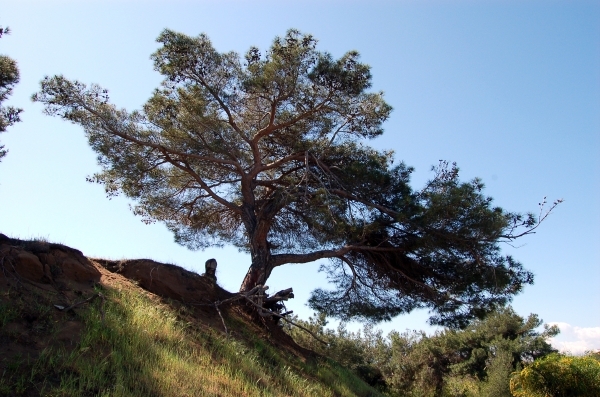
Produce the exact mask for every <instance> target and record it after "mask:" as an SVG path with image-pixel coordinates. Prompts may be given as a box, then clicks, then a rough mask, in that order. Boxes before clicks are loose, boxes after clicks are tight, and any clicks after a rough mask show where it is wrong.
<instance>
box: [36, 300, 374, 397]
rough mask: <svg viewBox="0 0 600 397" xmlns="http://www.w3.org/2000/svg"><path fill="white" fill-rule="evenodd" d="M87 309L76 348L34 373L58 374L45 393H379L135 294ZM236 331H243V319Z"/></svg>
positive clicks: (344, 374) (327, 367)
mask: <svg viewBox="0 0 600 397" xmlns="http://www.w3.org/2000/svg"><path fill="white" fill-rule="evenodd" d="M103 293H105V295H106V297H107V300H106V304H105V305H104V310H105V319H104V321H102V318H101V317H102V315H101V311H100V301H99V300H96V302H95V303H94V304H93V305H91V306H90V307H89V308H86V309H85V310H84V311H83V312H81V313H83V314H82V316H83V320H84V322H85V327H84V331H83V334H82V336H81V342H80V344H79V346H78V347H77V348H76V349H75V350H73V351H71V352H69V353H67V352H66V351H64V350H52V351H51V350H47V351H45V352H44V354H43V355H42V356H41V357H40V359H39V360H38V363H37V364H36V367H37V369H36V371H38V372H39V371H45V372H46V373H50V372H52V373H53V376H54V378H57V379H60V380H59V381H55V382H45V383H44V384H43V385H42V387H41V390H40V391H41V394H42V395H47V396H57V397H58V396H115V397H116V396H128V397H129V396H131V397H133V396H140V397H142V396H143V397H152V396H376V395H378V393H377V392H376V391H375V390H373V389H371V388H370V387H368V386H367V385H366V384H364V383H363V382H362V381H360V380H358V379H357V378H356V377H355V376H354V375H352V374H351V373H350V372H349V371H348V370H346V369H344V368H342V367H340V366H339V365H337V364H335V363H334V362H332V361H329V360H322V361H319V360H315V361H314V362H309V363H305V362H303V361H302V360H301V359H300V358H297V357H295V356H293V355H291V354H289V353H284V352H282V351H280V350H278V349H276V348H274V347H273V346H272V345H271V344H269V343H266V342H265V341H263V340H262V339H260V338H259V337H257V336H255V335H252V334H251V333H249V332H248V333H247V334H246V335H245V336H246V338H244V339H243V340H236V339H233V338H226V337H225V336H224V335H221V334H220V333H218V332H216V331H214V330H211V329H199V328H197V327H195V326H193V324H192V323H186V322H184V321H182V320H181V318H182V317H181V316H178V313H177V312H176V311H175V310H174V309H173V308H172V307H170V306H168V305H165V304H159V303H157V302H156V301H154V300H152V299H150V298H149V297H147V296H146V295H144V294H143V293H141V292H140V291H139V290H136V289H123V290H116V289H107V290H105V291H104V292H103ZM228 321H233V322H239V323H240V324H236V327H240V326H242V327H243V322H242V321H241V320H235V319H231V318H229V319H228Z"/></svg>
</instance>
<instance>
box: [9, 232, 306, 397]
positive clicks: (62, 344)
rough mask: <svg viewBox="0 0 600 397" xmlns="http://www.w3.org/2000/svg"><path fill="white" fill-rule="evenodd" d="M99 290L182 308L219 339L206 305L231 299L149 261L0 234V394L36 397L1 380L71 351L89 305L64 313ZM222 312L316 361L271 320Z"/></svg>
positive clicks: (216, 321)
mask: <svg viewBox="0 0 600 397" xmlns="http://www.w3.org/2000/svg"><path fill="white" fill-rule="evenodd" d="M103 288H118V289H139V290H141V289H143V290H144V291H145V292H143V293H144V294H147V295H148V296H150V297H151V298H152V299H156V301H157V302H161V303H163V304H164V303H167V304H169V305H171V306H173V307H177V306H185V307H186V310H185V313H187V314H186V315H187V316H188V318H187V319H186V321H189V322H193V324H194V326H196V327H205V328H211V329H213V330H216V331H217V332H221V333H224V328H223V321H222V320H221V317H220V316H219V314H218V312H217V311H216V310H215V308H214V306H211V305H210V303H211V302H215V301H220V300H224V299H227V298H228V297H230V296H232V294H231V293H230V292H228V291H225V290H224V289H222V288H221V287H219V286H218V285H217V284H215V283H214V282H213V281H212V280H210V279H209V278H206V277H203V276H201V275H198V274H196V273H193V272H189V271H187V270H185V269H182V268H180V267H177V266H174V265H169V264H162V263H158V262H155V261H152V260H148V259H140V260H125V261H110V260H102V259H92V258H87V257H86V256H84V255H83V254H82V252H81V251H78V250H76V249H73V248H70V247H67V246H64V245H61V244H53V243H47V242H43V241H22V240H17V239H11V238H8V237H7V236H5V235H3V234H0V374H2V378H0V395H13V394H12V393H14V395H31V396H37V395H40V393H39V391H36V390H30V389H28V388H26V387H24V388H23V389H22V390H18V391H15V389H14V388H15V385H14V384H10V385H8V384H6V382H5V379H4V374H10V373H11V371H12V372H15V371H18V368H19V365H21V364H20V363H24V362H35V360H37V359H38V358H39V357H40V354H43V351H44V350H45V349H47V348H61V349H65V350H66V351H67V353H68V352H69V351H70V350H73V349H76V347H77V346H78V343H79V339H80V337H81V333H82V329H83V326H84V325H83V322H82V321H81V318H80V317H79V316H78V312H79V311H80V310H84V308H85V306H86V305H87V304H88V303H81V304H79V305H78V306H76V307H74V308H73V309H71V310H65V308H69V307H70V306H72V305H74V304H77V303H78V302H83V301H86V300H87V299H90V298H94V297H96V298H97V299H98V300H99V299H100V298H101V296H100V295H101V294H102V293H101V292H100V295H98V292H99V291H102V289H103ZM61 309H62V310H61ZM221 311H222V314H223V316H224V318H225V320H227V322H229V319H235V321H232V322H233V323H234V324H238V326H239V324H244V325H243V327H246V328H247V329H251V330H252V332H253V333H254V334H255V335H256V334H258V335H260V337H261V338H263V339H264V340H267V341H269V343H271V344H272V345H273V346H275V347H276V348H277V349H279V350H285V351H287V352H288V353H292V354H293V355H294V356H298V357H301V358H302V360H303V361H306V360H308V361H311V360H313V359H314V358H315V357H316V355H315V354H314V353H312V352H310V351H307V350H305V349H303V348H301V347H299V346H298V345H296V343H294V341H293V340H292V339H291V338H290V337H289V336H288V335H287V334H285V333H284V332H283V331H282V330H281V328H280V327H279V326H278V325H277V323H276V321H274V320H270V319H265V318H262V317H260V316H258V315H256V314H255V313H254V312H253V310H251V308H249V307H247V306H246V305H244V304H242V303H237V304H232V305H223V306H221ZM237 331H239V330H236V329H235V326H233V327H231V326H230V329H229V332H230V336H231V337H233V338H236V337H237V338H243V337H244V336H243V335H244V333H243V332H237ZM31 377H32V379H33V377H34V374H33V372H32V375H31ZM32 382H33V381H32ZM44 382H46V383H47V382H50V384H52V382H54V383H56V384H58V383H59V382H60V379H59V377H58V375H57V376H56V378H55V379H52V378H51V377H50V378H48V377H46V378H45V380H44ZM50 386H51V385H50Z"/></svg>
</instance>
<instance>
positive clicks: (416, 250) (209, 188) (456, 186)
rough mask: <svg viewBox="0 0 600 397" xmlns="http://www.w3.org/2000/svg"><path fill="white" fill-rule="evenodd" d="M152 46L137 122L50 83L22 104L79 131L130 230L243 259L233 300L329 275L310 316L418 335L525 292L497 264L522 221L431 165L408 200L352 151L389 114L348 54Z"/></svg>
mask: <svg viewBox="0 0 600 397" xmlns="http://www.w3.org/2000/svg"><path fill="white" fill-rule="evenodd" d="M158 42H159V43H161V45H162V46H161V47H160V48H159V49H158V51H156V52H155V53H154V54H153V55H152V59H153V60H154V65H155V68H156V70H157V71H159V72H160V73H161V74H163V75H164V81H163V83H162V86H161V87H160V88H158V89H156V90H155V92H154V95H153V96H152V97H151V98H150V99H149V100H148V102H147V103H146V104H145V105H144V106H143V109H142V110H141V111H134V112H127V111H125V110H119V109H117V108H116V107H115V106H114V105H111V104H110V103H109V102H108V95H107V91H106V90H104V89H102V88H100V87H99V86H96V85H92V86H91V87H87V86H86V85H84V84H83V83H80V82H77V81H70V80H67V79H66V78H64V77H62V76H55V77H52V78H46V79H44V80H43V81H42V88H41V91H40V92H39V93H38V94H36V95H34V100H36V101H39V102H42V103H44V104H45V106H46V109H45V111H46V113H47V114H50V115H57V116H60V117H63V118H64V119H67V120H70V121H72V122H74V123H76V124H79V125H81V126H82V127H83V128H84V130H85V132H86V134H87V137H88V139H89V142H90V145H91V147H92V148H93V149H94V150H95V151H96V152H97V153H98V156H99V157H98V158H99V162H100V165H101V166H102V168H103V171H102V172H101V173H99V174H97V175H95V176H94V177H93V178H91V180H93V181H96V182H99V183H103V184H104V185H105V187H106V190H107V192H108V193H109V194H118V193H119V192H123V193H125V194H126V195H127V196H128V197H131V198H133V199H135V200H137V202H138V205H137V206H136V207H135V209H134V211H135V213H136V214H139V215H141V216H142V217H143V218H144V220H145V221H147V222H154V221H161V222H164V223H165V224H166V225H167V227H168V228H169V229H170V230H172V231H173V233H174V235H175V240H176V241H177V242H178V243H180V244H183V245H186V246H188V247H190V248H192V249H198V248H204V247H207V246H211V245H219V244H223V243H228V244H233V245H235V246H237V247H239V248H240V249H241V250H243V251H247V252H249V253H250V255H251V259H252V263H251V265H250V269H249V270H248V273H247V275H246V278H245V279H244V281H243V283H242V287H241V289H242V290H248V289H251V288H252V287H254V286H255V285H257V284H264V283H265V282H266V281H267V279H268V277H269V276H270V274H271V272H272V270H273V269H274V268H275V267H277V266H281V265H284V264H287V263H307V262H312V261H315V260H319V259H330V264H329V265H327V266H324V268H323V269H324V270H325V271H326V272H327V273H328V275H329V276H330V278H331V281H332V282H333V284H334V285H335V287H336V289H335V290H334V291H323V290H317V291H315V292H314V295H313V297H312V298H311V300H310V304H311V306H312V307H313V308H316V309H319V310H322V311H324V312H325V313H327V314H328V315H331V316H336V317H339V318H342V319H349V318H359V319H366V320H374V321H380V320H388V319H390V318H391V317H392V316H394V315H397V314H399V313H405V312H409V311H411V310H413V309H414V308H419V307H428V308H430V309H431V311H432V313H433V316H432V318H431V322H432V323H435V324H445V325H449V326H454V327H462V326H465V325H466V324H467V323H468V322H469V321H471V320H472V319H474V318H481V317H482V316H484V315H485V314H486V313H488V312H490V311H491V310H493V309H494V308H496V307H499V306H502V305H504V304H505V303H506V302H508V301H510V299H511V297H512V296H513V295H514V294H516V293H518V292H519V291H521V289H522V287H523V285H525V284H530V283H532V282H533V276H532V274H531V273H530V272H528V271H526V270H524V269H523V267H522V266H521V264H519V263H517V262H515V261H514V260H512V259H511V258H510V257H505V256H502V255H501V254H500V250H499V243H500V242H502V241H512V240H513V239H515V238H517V237H520V236H522V235H524V234H528V233H530V232H531V230H533V229H534V228H535V227H537V224H538V223H536V219H535V218H534V216H533V215H525V216H523V215H519V214H514V213H509V212H506V211H504V210H502V209H501V208H498V207H494V206H493V205H492V201H491V199H490V198H488V197H486V196H485V195H483V192H482V189H483V184H482V183H481V182H480V181H479V180H474V181H471V182H467V183H465V182H461V181H460V180H459V177H458V168H457V167H456V166H455V165H450V164H448V163H447V162H442V163H441V164H440V165H439V166H438V167H436V168H435V172H436V173H435V176H434V178H433V179H432V180H431V181H430V182H429V183H428V184H427V186H425V188H424V189H422V190H419V191H414V190H413V189H412V188H411V187H410V184H409V183H410V175H411V172H412V168H410V167H408V166H406V165H404V164H402V163H400V164H399V165H394V164H393V163H394V160H393V153H391V152H384V151H377V150H375V149H373V148H371V147H369V146H367V145H365V144H364V141H365V140H366V139H370V138H374V137H377V136H379V135H381V134H382V133H383V128H382V123H383V122H384V121H385V120H386V119H387V118H388V117H389V115H390V112H391V107H390V106H389V105H388V104H387V103H386V102H385V101H384V99H383V93H371V92H367V90H368V89H369V87H370V86H371V73H370V68H369V67H368V66H367V65H365V64H363V63H360V60H359V56H358V53H357V52H356V51H350V52H348V53H347V54H345V55H344V56H342V57H341V58H340V59H337V60H336V59H334V58H333V57H332V56H331V55H330V54H328V53H325V52H319V51H317V50H316V40H315V39H314V38H313V37H312V36H310V35H303V34H301V33H300V32H298V31H296V30H290V31H289V32H288V33H287V34H286V35H285V36H284V37H278V38H276V39H275V40H274V42H273V44H272V46H271V48H270V49H269V50H268V51H267V52H266V53H265V54H261V53H260V51H259V50H258V49H257V48H256V47H252V48H250V50H249V51H248V52H247V53H246V55H245V56H244V57H240V56H239V55H238V54H236V53H233V52H229V53H219V52H217V51H216V50H215V49H214V48H213V46H212V44H211V42H210V41H209V39H208V37H207V36H206V35H200V36H198V37H189V36H186V35H183V34H180V33H176V32H173V31H170V30H165V31H164V32H163V33H162V34H161V35H160V36H159V38H158ZM519 228H521V230H519ZM517 230H519V231H517Z"/></svg>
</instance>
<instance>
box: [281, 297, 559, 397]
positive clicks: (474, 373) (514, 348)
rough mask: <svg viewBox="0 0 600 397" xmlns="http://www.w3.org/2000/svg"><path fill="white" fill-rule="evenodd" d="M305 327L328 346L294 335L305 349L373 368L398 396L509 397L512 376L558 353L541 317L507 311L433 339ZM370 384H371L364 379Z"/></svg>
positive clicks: (321, 321)
mask: <svg viewBox="0 0 600 397" xmlns="http://www.w3.org/2000/svg"><path fill="white" fill-rule="evenodd" d="M301 324H302V325H303V326H305V327H307V328H309V329H310V330H311V331H313V332H314V333H315V334H317V335H318V336H319V337H320V338H321V339H324V340H325V341H326V342H328V343H329V344H328V345H327V346H325V345H323V344H321V343H319V342H317V341H316V340H314V339H311V337H310V336H309V335H307V334H306V333H303V332H302V331H301V330H298V329H295V328H292V329H290V330H289V332H290V333H291V335H292V336H293V337H294V339H295V340H296V341H297V342H298V343H299V344H301V345H303V346H305V347H308V348H310V349H313V350H315V351H317V352H319V353H321V354H324V355H326V356H328V357H331V358H333V359H334V360H337V361H339V362H340V363H341V364H342V365H344V366H347V367H349V368H351V369H353V370H354V371H355V372H357V373H358V374H359V375H362V376H364V374H361V372H360V369H361V368H364V367H368V368H370V369H371V370H370V373H371V374H378V375H379V376H380V378H378V379H377V380H376V381H375V383H374V384H375V385H379V387H380V388H384V389H385V390H386V391H387V393H389V394H391V395H398V396H446V395H448V396H490V397H502V396H507V397H509V396H510V391H509V379H510V375H511V373H512V372H513V371H515V370H518V369H520V368H521V366H522V365H524V364H526V363H529V362H532V361H533V360H535V359H538V358H540V357H544V356H545V355H547V354H549V353H552V352H555V350H554V349H553V348H552V347H551V346H550V345H549V343H548V342H547V340H548V338H550V337H552V336H554V335H556V334H557V333H558V329H557V328H556V327H546V328H545V330H544V331H543V332H541V333H540V332H538V331H536V328H538V327H540V325H541V324H542V321H540V320H539V319H538V318H537V316H536V315H530V316H529V317H528V318H526V319H525V318H522V317H520V316H519V315H517V314H516V313H515V312H514V311H513V310H512V309H510V308H506V309H502V310H500V311H498V312H494V313H492V314H490V315H489V316H488V317H487V318H486V319H484V320H481V321H475V322H474V323H473V324H471V325H470V326H469V327H467V328H466V329H464V330H454V329H446V330H444V331H442V332H439V333H436V334H434V335H432V336H427V335H425V334H424V333H422V332H417V331H412V332H410V331H407V332H404V333H398V332H392V333H390V334H389V335H388V336H387V337H383V336H382V334H381V332H374V331H373V330H372V328H370V327H366V328H365V329H364V331H363V332H362V333H352V332H348V331H347V330H346V328H345V327H344V326H341V327H340V328H338V329H337V331H333V330H329V329H326V328H324V327H325V325H326V324H327V322H326V321H325V317H324V315H323V314H321V315H319V316H318V317H316V318H311V319H309V321H307V322H301ZM365 380H368V379H365Z"/></svg>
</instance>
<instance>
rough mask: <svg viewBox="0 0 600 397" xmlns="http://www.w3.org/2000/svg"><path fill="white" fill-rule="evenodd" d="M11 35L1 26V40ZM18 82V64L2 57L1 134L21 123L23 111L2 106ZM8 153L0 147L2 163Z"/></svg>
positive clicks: (0, 67) (0, 79)
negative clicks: (20, 117)
mask: <svg viewBox="0 0 600 397" xmlns="http://www.w3.org/2000/svg"><path fill="white" fill-rule="evenodd" d="M9 33H10V29H9V28H2V27H1V26H0V38H2V36H3V35H5V34H9ZM18 82H19V69H18V68H17V63H16V62H15V61H14V60H13V59H11V58H9V57H7V56H6V55H0V133H2V132H5V131H6V128H7V127H9V126H10V125H12V124H14V123H16V122H18V121H20V119H19V113H21V112H22V110H21V109H17V108H14V107H12V106H8V107H3V106H2V102H4V101H5V100H7V99H8V97H9V96H10V95H11V94H12V90H13V87H14V86H15V84H17V83H18ZM7 152H8V151H7V150H4V146H3V145H0V161H1V160H2V158H3V157H4V156H6V153H7Z"/></svg>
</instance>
